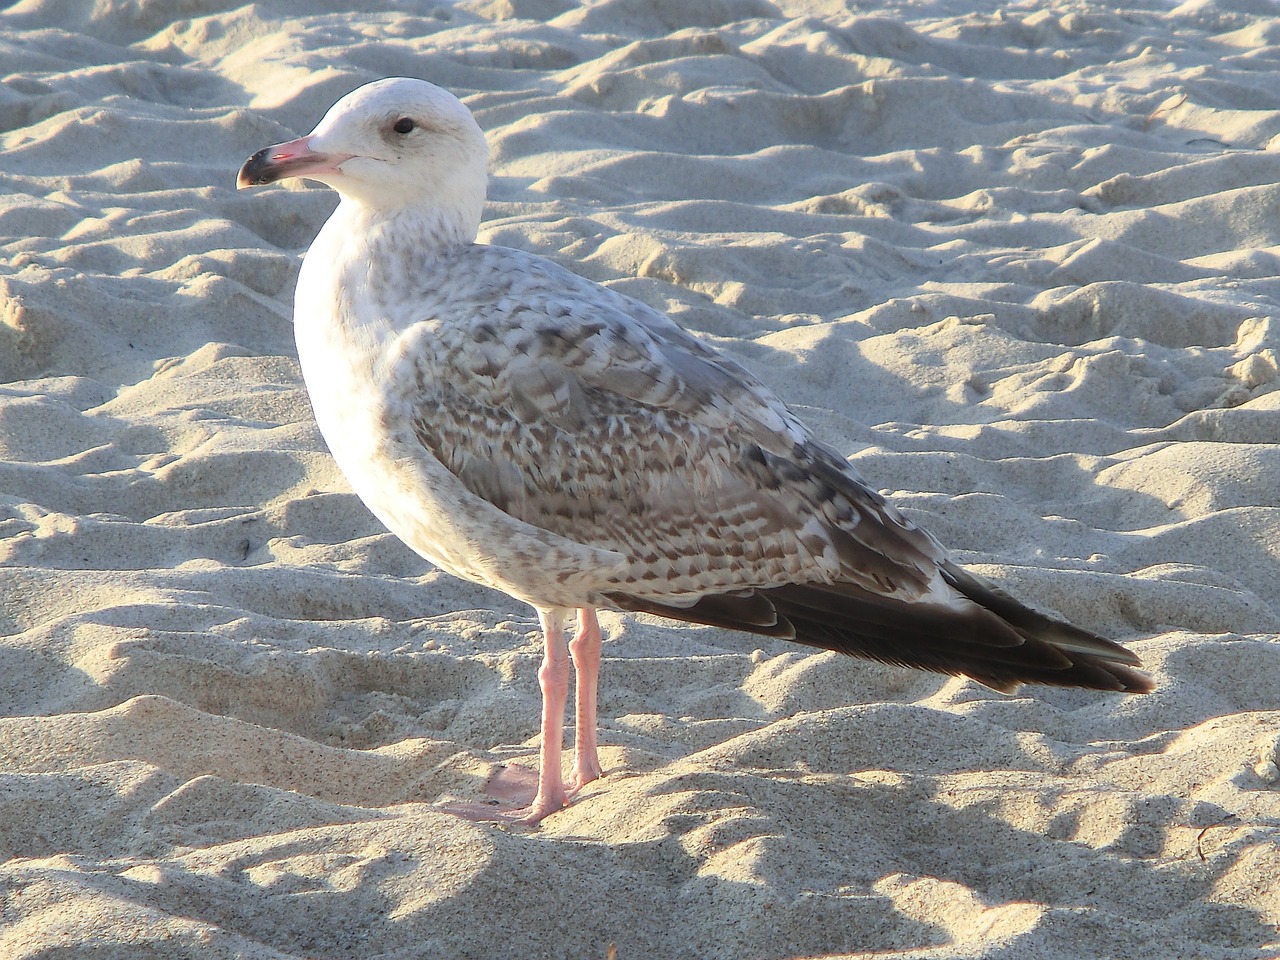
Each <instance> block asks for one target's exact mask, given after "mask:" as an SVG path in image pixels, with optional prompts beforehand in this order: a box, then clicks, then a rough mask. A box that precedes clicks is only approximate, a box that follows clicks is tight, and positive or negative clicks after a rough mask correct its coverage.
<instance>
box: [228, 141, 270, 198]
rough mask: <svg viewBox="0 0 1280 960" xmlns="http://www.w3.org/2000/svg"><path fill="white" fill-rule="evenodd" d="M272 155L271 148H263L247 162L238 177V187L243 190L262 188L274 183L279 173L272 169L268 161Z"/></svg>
mask: <svg viewBox="0 0 1280 960" xmlns="http://www.w3.org/2000/svg"><path fill="white" fill-rule="evenodd" d="M270 154H271V148H270V147H263V148H262V149H261V150H259V151H258V152H257V153H255V154H254V155H253V156H251V157H250V158H249V159H248V160H246V161H245V162H244V166H242V167H241V168H240V173H239V174H237V176H236V187H237V188H239V189H242V190H243V189H244V188H245V187H260V186H262V185H263V184H267V183H272V182H274V181H275V180H276V174H277V171H276V170H274V169H273V168H272V166H271V163H270V160H269V159H268V158H269V156H270Z"/></svg>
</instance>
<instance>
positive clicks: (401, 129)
mask: <svg viewBox="0 0 1280 960" xmlns="http://www.w3.org/2000/svg"><path fill="white" fill-rule="evenodd" d="M416 126H417V124H416V123H414V122H413V121H412V120H411V119H409V118H408V117H401V118H400V119H399V120H397V121H396V122H395V124H394V125H393V126H392V127H391V129H392V130H394V131H395V132H396V133H411V132H412V131H413V128H414V127H416Z"/></svg>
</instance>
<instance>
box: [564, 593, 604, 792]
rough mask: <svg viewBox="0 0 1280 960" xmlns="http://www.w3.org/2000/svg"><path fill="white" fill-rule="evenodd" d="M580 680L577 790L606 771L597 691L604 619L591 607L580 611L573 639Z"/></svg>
mask: <svg viewBox="0 0 1280 960" xmlns="http://www.w3.org/2000/svg"><path fill="white" fill-rule="evenodd" d="M569 653H570V655H571V656H572V657H573V669H574V673H575V674H576V677H577V680H576V683H575V688H574V713H575V715H576V717H577V723H576V726H575V729H574V744H573V772H572V773H571V774H570V775H569V784H570V787H571V789H572V791H573V792H574V793H576V792H577V791H578V790H580V789H581V788H582V787H585V786H586V785H587V784H588V783H590V782H591V781H592V780H595V779H598V778H599V777H600V775H601V774H602V772H603V771H602V770H601V769H600V758H599V757H598V756H597V754H596V746H597V744H598V740H597V738H596V690H597V689H598V681H599V677H600V621H599V620H597V619H596V612H595V610H594V609H593V608H591V607H582V608H581V609H579V610H578V632H577V633H576V634H575V635H574V638H573V640H571V641H570V642H569Z"/></svg>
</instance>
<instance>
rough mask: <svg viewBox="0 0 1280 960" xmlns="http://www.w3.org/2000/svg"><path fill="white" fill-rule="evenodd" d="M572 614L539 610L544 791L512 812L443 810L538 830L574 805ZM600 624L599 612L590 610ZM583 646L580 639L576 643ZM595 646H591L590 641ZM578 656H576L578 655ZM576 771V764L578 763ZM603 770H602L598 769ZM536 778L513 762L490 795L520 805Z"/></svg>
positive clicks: (464, 807)
mask: <svg viewBox="0 0 1280 960" xmlns="http://www.w3.org/2000/svg"><path fill="white" fill-rule="evenodd" d="M567 613H568V611H567V610H563V609H553V610H539V611H538V619H539V621H541V623H542V635H543V643H544V652H543V656H542V666H540V667H539V668H538V686H539V687H541V688H542V745H541V747H540V748H539V751H538V778H537V779H538V789H537V793H535V794H533V800H532V802H531V803H529V804H528V805H527V806H524V807H520V808H518V809H512V808H511V807H510V806H506V805H505V804H504V805H494V804H490V803H471V802H467V803H450V804H446V805H445V806H444V807H442V808H441V809H443V810H445V811H446V812H448V813H452V814H455V815H457V816H460V817H463V818H465V819H467V820H498V821H505V822H508V823H510V822H516V823H522V824H525V825H527V826H534V825H536V824H538V823H539V822H541V821H542V819H543V818H544V817H547V816H549V815H550V814H553V813H555V812H556V811H557V810H559V809H560V808H562V807H563V806H564V805H565V804H566V803H568V802H569V793H568V791H567V790H566V789H565V783H564V778H563V775H562V773H561V770H560V756H561V753H562V751H563V747H564V708H565V704H566V702H567V701H568V699H569V649H568V645H567V644H566V643H565V638H564V618H565V615H566V614H567ZM588 614H589V616H590V620H591V622H592V623H595V614H594V613H593V612H590V611H588ZM596 638H597V639H596V641H595V646H596V648H597V649H596V662H597V663H598V662H599V626H598V625H597V626H596ZM574 643H575V645H578V639H577V638H576V637H575V639H574ZM588 646H590V643H588ZM576 656H577V654H575V657H576ZM591 680H592V684H591V714H592V747H591V757H592V758H594V757H595V746H594V744H595V740H594V736H595V729H594V727H595V719H594V718H595V672H594V670H593V671H592V674H591ZM575 769H576V761H575ZM597 769H598V766H597ZM532 779H533V778H532V776H531V775H530V774H529V771H528V769H527V768H526V767H523V766H521V765H519V764H513V765H511V766H508V767H506V768H505V769H503V770H501V771H499V772H498V773H497V774H495V776H494V777H493V778H492V779H491V780H490V782H489V784H488V785H487V787H486V791H487V792H488V793H490V794H491V795H492V796H494V797H496V798H499V799H500V800H503V801H507V802H511V801H514V802H515V803H520V802H521V800H527V799H528V797H529V796H530V787H531V786H532V783H531V781H532Z"/></svg>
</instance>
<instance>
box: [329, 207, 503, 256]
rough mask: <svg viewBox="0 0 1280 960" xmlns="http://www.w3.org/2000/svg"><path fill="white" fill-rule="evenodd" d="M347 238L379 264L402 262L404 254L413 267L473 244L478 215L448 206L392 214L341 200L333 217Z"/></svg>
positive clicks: (409, 209) (403, 209)
mask: <svg viewBox="0 0 1280 960" xmlns="http://www.w3.org/2000/svg"><path fill="white" fill-rule="evenodd" d="M334 219H336V220H339V221H340V223H341V225H342V229H343V230H344V231H347V232H348V235H349V236H352V237H360V238H362V239H363V242H364V244H365V245H366V249H367V250H368V253H369V254H370V255H371V256H372V257H373V258H374V259H375V260H376V261H378V262H389V261H391V260H396V259H398V260H400V261H404V260H405V259H406V253H408V255H409V259H412V260H413V261H414V265H415V266H422V265H425V263H426V262H429V261H431V260H434V259H436V257H438V256H439V255H440V254H443V253H446V252H448V251H450V250H454V249H457V248H458V247H461V246H466V245H467V244H470V243H473V242H475V239H476V233H477V232H478V231H479V229H480V215H479V211H476V213H475V215H474V216H473V215H470V214H469V213H468V212H467V211H465V210H463V209H461V208H453V207H449V206H431V207H423V206H414V207H400V208H397V209H393V210H388V209H379V208H373V207H367V206H365V205H364V204H361V203H358V202H355V201H352V200H348V199H345V198H344V199H343V201H342V203H341V204H339V206H338V209H337V211H336V212H335V214H334Z"/></svg>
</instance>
